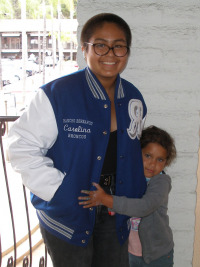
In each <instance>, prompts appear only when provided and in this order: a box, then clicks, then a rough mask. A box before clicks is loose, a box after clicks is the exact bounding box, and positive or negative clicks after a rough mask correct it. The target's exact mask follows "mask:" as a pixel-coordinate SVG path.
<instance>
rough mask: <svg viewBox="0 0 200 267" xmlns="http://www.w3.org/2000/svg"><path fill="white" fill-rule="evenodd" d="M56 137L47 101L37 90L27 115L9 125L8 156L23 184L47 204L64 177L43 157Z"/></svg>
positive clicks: (54, 122)
mask: <svg viewBox="0 0 200 267" xmlns="http://www.w3.org/2000/svg"><path fill="white" fill-rule="evenodd" d="M57 135H58V129H57V124H56V120H55V115H54V112H53V109H52V106H51V104H50V101H49V99H48V97H47V96H46V94H45V93H44V91H43V90H41V89H39V91H38V92H37V94H36V96H35V98H34V99H33V100H32V102H31V103H30V106H29V108H28V110H27V111H25V112H24V113H23V114H22V115H21V117H20V118H19V119H18V120H17V121H16V122H15V123H14V124H13V125H12V127H11V129H10V131H9V135H8V144H9V148H8V153H9V159H10V162H11V165H12V167H13V168H14V170H15V171H17V172H19V173H21V176H22V180H23V184H24V185H25V186H26V187H27V188H29V190H30V191H31V192H32V193H34V194H35V195H37V196H38V197H40V198H42V199H44V200H46V201H49V200H51V198H52V197H53V196H54V194H55V192H56V190H57V189H58V187H59V186H60V185H61V183H62V181H63V178H64V174H63V173H62V172H60V171H59V170H58V169H56V168H54V164H53V161H52V160H51V159H50V158H48V157H46V156H45V155H46V153H47V151H48V149H49V148H51V147H52V146H53V144H54V143H55V141H56V138H57Z"/></svg>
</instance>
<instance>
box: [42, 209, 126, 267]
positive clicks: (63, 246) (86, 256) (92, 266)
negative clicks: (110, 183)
mask: <svg viewBox="0 0 200 267" xmlns="http://www.w3.org/2000/svg"><path fill="white" fill-rule="evenodd" d="M40 228H41V233H42V236H43V239H44V242H45V244H46V247H47V249H48V252H49V255H50V257H51V259H52V262H53V266H54V267H129V261H128V248H127V246H128V240H127V241H126V242H125V243H124V244H123V246H121V245H120V244H119V241H118V238H117V234H116V230H115V229H116V226H115V216H110V215H109V214H108V212H107V208H105V207H104V208H103V210H101V212H99V213H97V215H96V223H95V227H94V231H93V235H92V237H91V239H90V241H89V244H88V245H87V246H86V247H79V246H75V245H72V244H69V243H67V242H65V241H63V240H61V239H59V238H57V237H55V236H53V235H52V234H50V233H49V232H47V231H46V230H45V229H44V228H43V227H42V226H40Z"/></svg>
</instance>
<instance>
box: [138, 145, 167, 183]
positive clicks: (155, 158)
mask: <svg viewBox="0 0 200 267" xmlns="http://www.w3.org/2000/svg"><path fill="white" fill-rule="evenodd" d="M142 158H143V165H144V175H145V177H147V178H151V177H153V176H155V175H157V174H159V173H160V172H161V171H162V170H163V169H164V167H165V165H166V162H167V151H166V149H165V148H164V147H162V146H161V145H159V144H158V143H149V144H148V145H147V146H146V147H144V148H143V149H142Z"/></svg>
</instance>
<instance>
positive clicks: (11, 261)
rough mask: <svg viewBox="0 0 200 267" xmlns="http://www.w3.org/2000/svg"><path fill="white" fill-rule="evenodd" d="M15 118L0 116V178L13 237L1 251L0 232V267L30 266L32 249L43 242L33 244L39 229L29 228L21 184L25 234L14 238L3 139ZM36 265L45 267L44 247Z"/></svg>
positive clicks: (13, 221) (24, 194) (13, 220)
mask: <svg viewBox="0 0 200 267" xmlns="http://www.w3.org/2000/svg"><path fill="white" fill-rule="evenodd" d="M17 118H18V116H0V148H1V161H2V167H3V174H1V176H0V179H3V178H4V181H5V188H6V191H7V192H6V194H7V199H8V204H9V205H8V206H9V213H10V220H11V225H12V238H13V245H12V246H11V247H10V248H9V249H7V251H2V240H1V234H2V233H0V267H16V265H17V264H18V266H20V265H19V264H21V266H23V267H32V264H33V252H34V249H35V248H36V247H38V246H39V245H40V244H42V243H43V241H42V238H40V240H39V241H38V242H37V243H36V244H35V245H34V246H33V242H32V236H33V234H34V233H35V232H36V231H37V229H39V226H38V225H37V226H36V227H34V229H32V230H31V226H30V214H29V207H28V201H27V195H26V188H25V187H24V186H23V185H22V187H23V190H22V192H23V193H22V194H23V199H24V206H25V213H26V219H25V220H26V225H27V234H26V235H25V236H24V237H23V238H22V239H21V240H20V241H18V242H17V240H16V226H15V216H14V210H13V203H12V198H11V192H10V185H9V177H8V172H7V164H6V157H5V151H4V142H3V139H4V138H6V135H7V133H8V131H9V127H8V124H9V122H14V121H15V120H16V119H17ZM2 176H3V177H2ZM1 230H2V231H3V230H4V229H1ZM27 240H28V245H26V246H25V247H26V249H25V250H24V251H23V253H22V255H21V256H20V257H19V256H18V255H17V248H18V246H19V245H20V244H22V243H23V242H24V241H27ZM8 254H9V258H8V259H6V260H7V263H6V266H5V263H4V266H2V262H3V259H4V258H5V257H6V255H8ZM19 262H20V263H19ZM38 266H39V267H47V249H46V247H45V249H44V256H42V257H41V258H40V259H39V263H38Z"/></svg>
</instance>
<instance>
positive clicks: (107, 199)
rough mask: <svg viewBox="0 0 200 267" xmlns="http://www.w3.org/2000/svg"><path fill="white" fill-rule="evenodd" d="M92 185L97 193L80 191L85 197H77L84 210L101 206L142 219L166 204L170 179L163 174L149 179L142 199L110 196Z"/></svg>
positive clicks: (97, 186)
mask: <svg viewBox="0 0 200 267" xmlns="http://www.w3.org/2000/svg"><path fill="white" fill-rule="evenodd" d="M94 185H95V186H96V188H97V191H87V190H82V191H81V192H82V193H84V194H87V196H84V197H83V196H81V197H79V200H83V201H81V202H79V204H80V205H84V206H83V207H84V208H90V207H93V206H98V205H100V204H101V205H104V206H107V207H108V208H111V209H113V211H115V212H116V213H118V214H123V215H127V216H129V217H144V216H147V215H149V214H151V213H152V212H154V211H155V210H157V209H158V208H159V207H161V206H162V205H163V203H164V202H166V203H167V201H168V194H169V192H170V190H171V178H170V177H169V176H168V175H165V174H159V175H156V176H155V177H153V178H151V181H150V183H149V185H148V187H147V191H146V193H145V194H144V195H143V197H142V198H127V197H125V196H115V195H113V196H111V195H108V194H106V193H105V192H104V190H103V189H102V188H101V187H100V186H99V185H98V184H94Z"/></svg>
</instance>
